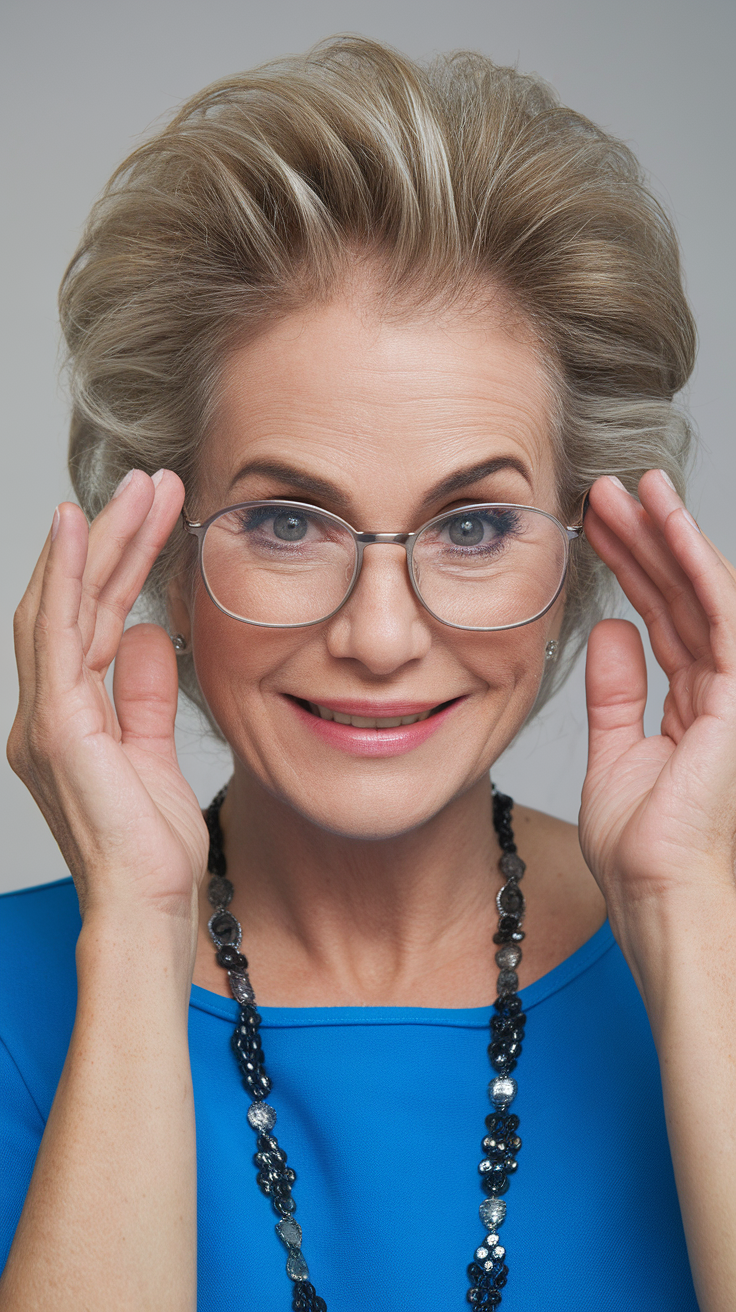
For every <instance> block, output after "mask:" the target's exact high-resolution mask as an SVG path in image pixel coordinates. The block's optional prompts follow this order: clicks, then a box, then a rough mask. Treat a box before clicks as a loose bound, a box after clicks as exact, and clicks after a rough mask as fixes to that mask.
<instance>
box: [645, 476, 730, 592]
mask: <svg viewBox="0 0 736 1312" xmlns="http://www.w3.org/2000/svg"><path fill="white" fill-rule="evenodd" d="M638 491H639V496H640V497H641V502H642V505H643V506H644V507H645V509H646V511H647V513H648V515H649V517H650V519H652V520H653V521H654V523H655V524H657V525H658V527H659V528H660V531H661V532H662V534H663V535H664V533H665V524H666V522H667V519H668V517H669V515H670V514H671V512H672V511H673V510H680V509H683V508H684V504H685V503H684V502H683V501H682V500H681V498H680V497H679V496H678V495H677V491H676V490H675V488H673V486H672V484H671V483H670V481H669V479H668V478H667V477H666V475H665V474H664V472H663V471H662V470H661V469H649V470H647V472H646V474H644V475H643V477H642V478H641V479H640V480H639V489H638ZM701 532H702V530H701ZM703 537H704V538H705V540H706V542H707V543H708V544H709V546H710V547H711V549H712V550H713V552H714V553H715V555H716V556H717V557H718V559H719V560H720V562H721V564H722V565H723V566H724V568H725V569H726V571H727V573H728V574H730V576H731V578H732V579H733V580H734V582H735V583H736V566H734V565H733V564H732V563H731V561H729V560H728V559H727V558H726V556H724V555H723V553H722V552H721V551H719V550H718V548H717V547H716V546H715V544H714V543H713V542H711V540H710V538H709V537H707V535H706V534H705V533H703Z"/></svg>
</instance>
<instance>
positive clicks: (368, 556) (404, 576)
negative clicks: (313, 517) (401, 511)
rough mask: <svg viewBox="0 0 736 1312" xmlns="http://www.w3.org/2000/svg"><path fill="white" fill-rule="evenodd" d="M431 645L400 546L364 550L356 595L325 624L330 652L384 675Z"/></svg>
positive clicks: (430, 636)
mask: <svg viewBox="0 0 736 1312" xmlns="http://www.w3.org/2000/svg"><path fill="white" fill-rule="evenodd" d="M431 641H432V634H431V629H430V624H429V616H428V614H427V612H426V610H425V609H424V607H423V606H422V605H421V603H420V602H419V600H418V598H417V597H416V596H415V594H414V590H413V588H412V586H411V580H410V578H409V571H408V569H407V562H406V551H405V550H404V548H403V547H401V546H394V545H393V544H391V545H389V544H383V543H382V544H380V545H378V544H375V545H370V546H367V547H365V548H364V551H363V566H362V569H361V572H360V577H359V579H358V582H357V584H356V587H355V591H354V592H353V593H352V595H351V597H350V598H349V600H348V601H347V602H346V603H345V605H344V606H343V607H342V610H340V611H338V613H337V615H335V617H334V619H333V620H331V621H330V624H329V626H328V631H327V646H328V649H329V651H330V654H331V655H332V656H336V657H341V658H342V659H346V658H352V659H353V660H357V661H360V663H361V664H362V665H364V666H365V667H366V669H368V670H370V672H371V673H372V674H383V675H386V674H391V673H393V671H394V670H397V669H400V667H401V666H402V665H405V664H406V663H407V662H408V661H414V660H419V659H420V658H421V657H422V656H424V655H426V653H427V652H428V650H429V647H430V644H431Z"/></svg>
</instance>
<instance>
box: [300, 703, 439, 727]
mask: <svg viewBox="0 0 736 1312" xmlns="http://www.w3.org/2000/svg"><path fill="white" fill-rule="evenodd" d="M294 700H295V701H297V702H298V703H299V705H300V706H301V707H302V709H303V710H305V711H309V713H310V715H314V716H316V717H317V718H318V719H320V720H334V721H335V723H336V724H349V725H352V727H353V728H354V729H397V728H398V727H399V725H405V724H418V723H419V721H420V720H429V719H431V717H432V716H433V715H437V714H438V712H439V711H444V710H445V708H446V707H448V706H451V705H452V703H453V702H454V701H457V700H458V699H457V698H456V697H452V698H450V701H447V702H440V703H439V705H437V706H433V707H432V708H431V709H430V710H428V711H419V712H418V713H417V714H416V715H391V716H386V715H345V714H343V712H342V711H333V710H331V709H330V707H329V706H321V705H320V704H319V702H308V701H304V700H303V699H302V698H301V697H297V698H295V699H294Z"/></svg>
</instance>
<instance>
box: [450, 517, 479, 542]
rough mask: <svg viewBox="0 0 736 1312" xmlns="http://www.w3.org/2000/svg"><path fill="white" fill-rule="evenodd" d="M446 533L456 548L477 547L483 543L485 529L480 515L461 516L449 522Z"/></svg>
mask: <svg viewBox="0 0 736 1312" xmlns="http://www.w3.org/2000/svg"><path fill="white" fill-rule="evenodd" d="M447 531H448V533H449V535H450V541H451V542H454V543H455V546H456V547H477V545H478V543H479V542H482V541H483V533H484V532H485V527H484V524H483V520H482V519H481V517H480V515H462V516H458V518H457V519H451V520H450V524H449V527H448V530H447Z"/></svg>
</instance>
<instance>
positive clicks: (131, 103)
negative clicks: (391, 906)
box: [0, 0, 736, 888]
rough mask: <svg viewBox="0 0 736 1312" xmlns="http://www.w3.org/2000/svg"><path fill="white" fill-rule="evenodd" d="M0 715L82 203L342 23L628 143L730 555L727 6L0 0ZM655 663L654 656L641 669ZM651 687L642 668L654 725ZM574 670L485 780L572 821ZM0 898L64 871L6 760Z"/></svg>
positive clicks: (578, 763) (655, 699)
mask: <svg viewBox="0 0 736 1312" xmlns="http://www.w3.org/2000/svg"><path fill="white" fill-rule="evenodd" d="M0 22H1V23H2V30H1V31H0V51H1V53H0V61H1V62H0V96H1V97H2V118H1V120H0V121H2V124H3V161H2V186H3V203H2V209H1V211H0V225H1V230H2V237H1V240H0V250H1V252H2V262H3V281H2V286H3V297H2V332H3V337H2V350H1V351H0V359H1V362H2V402H3V405H2V413H3V433H2V471H3V497H2V526H3V556H2V561H3V568H2V571H1V578H0V584H1V587H2V599H1V604H2V615H3V628H2V645H1V652H2V718H3V726H4V728H5V732H6V733H7V730H8V729H9V727H10V724H11V722H12V718H13V715H14V711H15V703H16V675H15V664H14V659H13V651H12V634H11V621H12V614H13V610H14V608H15V605H16V604H17V601H18V599H19V598H20V596H21V595H22V592H23V590H24V588H25V585H26V582H27V579H28V577H29V575H30V573H31V570H32V568H33V564H34V562H35V559H36V557H37V555H38V552H39V550H40V548H41V545H42V543H43V540H44V538H45V535H46V533H47V531H48V527H49V524H50V522H51V516H52V513H53V509H54V506H55V504H56V503H57V502H58V501H59V500H62V499H64V498H66V497H68V496H69V481H68V477H67V473H66V469H65V449H66V428H67V407H66V400H65V396H64V391H63V387H62V386H61V385H60V384H59V381H58V356H59V342H58V328H57V319H56V289H57V287H58V284H59V280H60V278H61V275H62V272H63V270H64V267H65V265H66V263H67V261H68V260H69V258H70V256H71V255H72V253H73V251H74V248H75V246H76V243H77V240H78V237H79V234H80V231H81V227H82V224H83V222H84V220H85V217H86V215H87V212H88V210H89V208H90V205H91V203H92V202H93V200H94V199H95V197H96V195H97V194H98V193H99V191H100V189H101V188H102V187H103V185H104V183H105V182H106V180H107V178H108V176H109V174H110V173H111V172H112V169H113V167H114V166H115V165H116V164H117V163H118V162H119V161H120V160H121V159H122V158H124V156H125V155H127V154H128V152H129V151H130V150H131V149H132V148H133V147H134V146H135V145H136V144H137V142H138V141H139V140H140V139H141V137H142V136H143V135H145V133H146V132H147V131H150V130H152V129H153V128H154V127H155V125H156V124H157V123H158V122H160V121H162V120H164V119H165V118H166V116H167V115H168V114H169V113H170V112H171V111H172V110H173V109H174V107H175V106H176V105H177V104H178V103H179V102H180V101H181V100H183V99H184V98H185V97H187V96H189V95H190V94H191V93H192V92H194V91H197V90H199V89H200V88H201V87H202V86H204V85H205V84H206V83H208V82H210V81H212V80H214V79H216V78H219V77H222V76H224V75H225V74H228V73H232V72H236V71H238V70H240V69H244V68H248V67H250V66H252V65H254V64H257V63H260V62H262V61H263V60H266V59H270V58H273V57H276V56H278V55H282V54H286V53H291V52H297V51H302V50H304V49H305V48H307V47H308V46H310V45H312V44H313V43H314V42H315V41H318V40H320V39H321V38H323V37H325V36H328V35H331V34H333V33H335V32H357V33H360V34H363V35H366V36H371V37H375V38H378V39H380V40H383V41H388V42H390V43H391V44H393V45H395V46H397V47H398V48H399V49H401V50H403V51H405V52H406V53H408V54H409V55H412V56H415V57H420V58H424V57H427V56H431V55H432V54H433V53H435V52H438V51H446V50H450V49H458V48H466V49H475V50H480V51H482V52H483V53H484V54H487V55H490V56H491V57H492V58H493V59H495V60H496V61H497V62H500V63H508V64H516V65H518V67H519V68H520V69H521V70H522V71H534V72H536V73H539V74H541V75H542V76H543V77H544V78H546V79H547V80H548V81H549V82H551V83H552V84H553V85H554V86H555V87H556V88H557V90H558V92H559V93H560V95H561V97H562V99H563V101H564V102H565V103H567V104H569V105H571V106H573V108H575V109H577V110H579V111H582V112H583V113H585V114H587V115H588V116H589V117H590V118H592V119H593V120H595V121H596V122H597V123H600V124H601V125H603V126H604V127H605V128H606V129H608V130H609V131H612V132H614V133H615V134H616V135H618V136H619V137H621V138H623V139H624V140H625V141H626V142H628V143H629V144H630V145H631V146H632V147H633V148H634V150H635V151H636V152H637V154H638V155H639V157H640V159H641V160H642V162H643V164H644V165H645V167H646V168H647V170H648V171H649V174H650V176H651V179H652V183H653V186H654V188H655V190H656V192H657V194H658V195H659V196H660V198H661V199H662V200H663V201H664V203H665V204H666V205H667V207H668V208H669V210H670V212H671V213H672V214H673V215H674V218H675V221H676V223H677V225H678V228H679V231H680V235H681V240H682V246H683V252H684V263H685V271H686V277H687V285H688V289H689V294H690V298H691V302H692V304H693V307H694V310H695V314H696V317H697V320H698V325H699V332H700V352H699V362H698V367H697V372H696V375H695V378H694V381H693V384H692V387H691V389H690V392H689V396H688V402H689V406H690V409H691V412H692V414H693V417H694V419H695V423H696V426H697V428H698V430H699V433H700V437H701V454H700V457H699V461H698V465H697V468H696V470H695V474H694V478H693V482H692V492H691V496H690V505H691V507H692V509H693V511H694V513H695V514H696V517H697V518H698V520H699V521H700V523H701V526H702V527H703V528H704V529H705V531H706V532H707V533H709V535H710V536H712V537H713V538H714V539H715V540H716V541H717V542H718V543H719V545H720V546H721V547H722V548H723V549H724V550H725V551H726V552H727V554H729V555H730V556H731V558H734V556H736V529H735V528H734V512H733V486H734V475H735V474H736V459H735V457H734V422H733V414H732V406H731V380H732V376H733V360H734V354H735V348H736V334H735V333H734V313H733V299H734V282H735V279H734V215H735V214H736V203H735V202H736V196H735V195H734V192H735V188H734V157H733V134H734V108H735V103H734V102H735V101H736V78H734V73H733V67H734V56H736V41H735V40H734V37H735V36H736V4H734V0H605V2H603V0H452V2H451V3H449V2H448V0H439V2H438V0H271V2H270V3H268V4H264V3H263V2H262V0H259V3H254V2H253V0H206V3H205V2H204V0H126V3H125V4H121V3H114V4H113V3H111V0H4V3H3V10H2V19H1V20H0ZM650 664H651V662H650ZM662 696H663V681H662V677H661V675H660V674H659V672H658V671H657V670H656V669H655V670H652V672H651V681H650V702H649V707H648V710H647V718H646V723H647V728H648V731H650V732H652V731H654V732H656V731H657V728H658V724H659V717H660V714H661V704H662ZM180 718H181V724H180V728H179V733H178V738H179V747H180V755H181V760H182V764H183V768H184V770H185V772H186V774H187V776H188V777H189V779H190V781H191V782H192V784H193V786H194V787H195V789H196V791H197V794H198V796H199V797H200V799H201V801H202V802H203V803H204V802H207V801H208V800H209V799H210V797H211V796H212V795H213V794H214V792H215V791H216V790H217V789H218V788H219V787H220V785H221V783H222V782H223V781H224V779H225V778H227V775H228V760H227V757H226V755H225V753H224V751H223V749H222V748H219V747H218V746H217V745H216V744H215V743H214V742H213V741H212V740H208V739H206V738H203V737H202V734H201V732H200V729H199V726H198V724H197V721H196V720H195V719H194V717H193V716H192V715H191V714H188V713H186V712H184V713H183V714H182V716H181V717H180ZM585 754H586V732H585V702H584V692H583V673H582V666H581V667H579V668H578V669H577V670H576V671H575V673H574V675H573V677H572V678H571V680H570V682H569V683H568V685H567V686H566V688H565V689H564V690H563V692H562V693H561V694H560V695H559V696H558V698H557V699H556V701H555V702H553V703H552V705H551V706H550V707H549V708H548V710H547V711H546V712H545V713H544V714H543V716H542V717H541V718H540V719H539V720H537V721H536V722H535V723H534V724H533V725H532V726H530V728H528V729H527V730H526V731H525V733H523V734H522V735H521V736H520V738H519V739H518V740H517V742H516V743H515V744H514V745H513V747H512V748H511V749H510V750H509V751H508V752H507V753H506V755H505V756H504V757H503V758H502V760H501V761H500V762H499V763H498V765H497V767H496V768H495V770H494V777H495V778H497V780H498V782H499V784H500V785H501V786H502V787H503V788H505V789H506V790H508V791H510V792H511V793H512V795H514V796H516V797H518V798H519V800H522V801H524V802H526V803H527V804H529V805H532V806H537V807H539V808H540V809H542V810H546V811H550V812H552V813H554V814H557V815H561V816H564V817H565V818H567V819H570V820H574V819H575V817H576V815H577V810H578V805H579V798H580V787H581V784H582V780H583V776H584V772H585ZM2 834H3V840H4V841H3V861H2V866H1V867H0V888H13V887H19V886H21V885H27V884H35V883H44V882H46V881H48V880H51V879H55V878H59V877H60V876H63V875H64V874H65V873H66V871H65V867H64V864H63V861H62V859H61V856H60V854H59V851H58V849H57V847H56V844H55V842H54V840H53V838H52V837H51V835H50V833H49V831H48V830H47V828H46V826H45V823H44V821H43V819H42V817H41V815H40V813H39V812H38V811H37V809H36V807H35V804H34V803H33V801H32V799H31V798H30V796H29V794H28V793H27V792H26V791H25V789H24V787H23V785H22V784H21V783H20V782H19V781H18V779H16V777H15V776H14V775H13V774H12V772H11V771H10V768H9V767H8V766H7V765H5V766H4V775H3V786H2Z"/></svg>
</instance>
